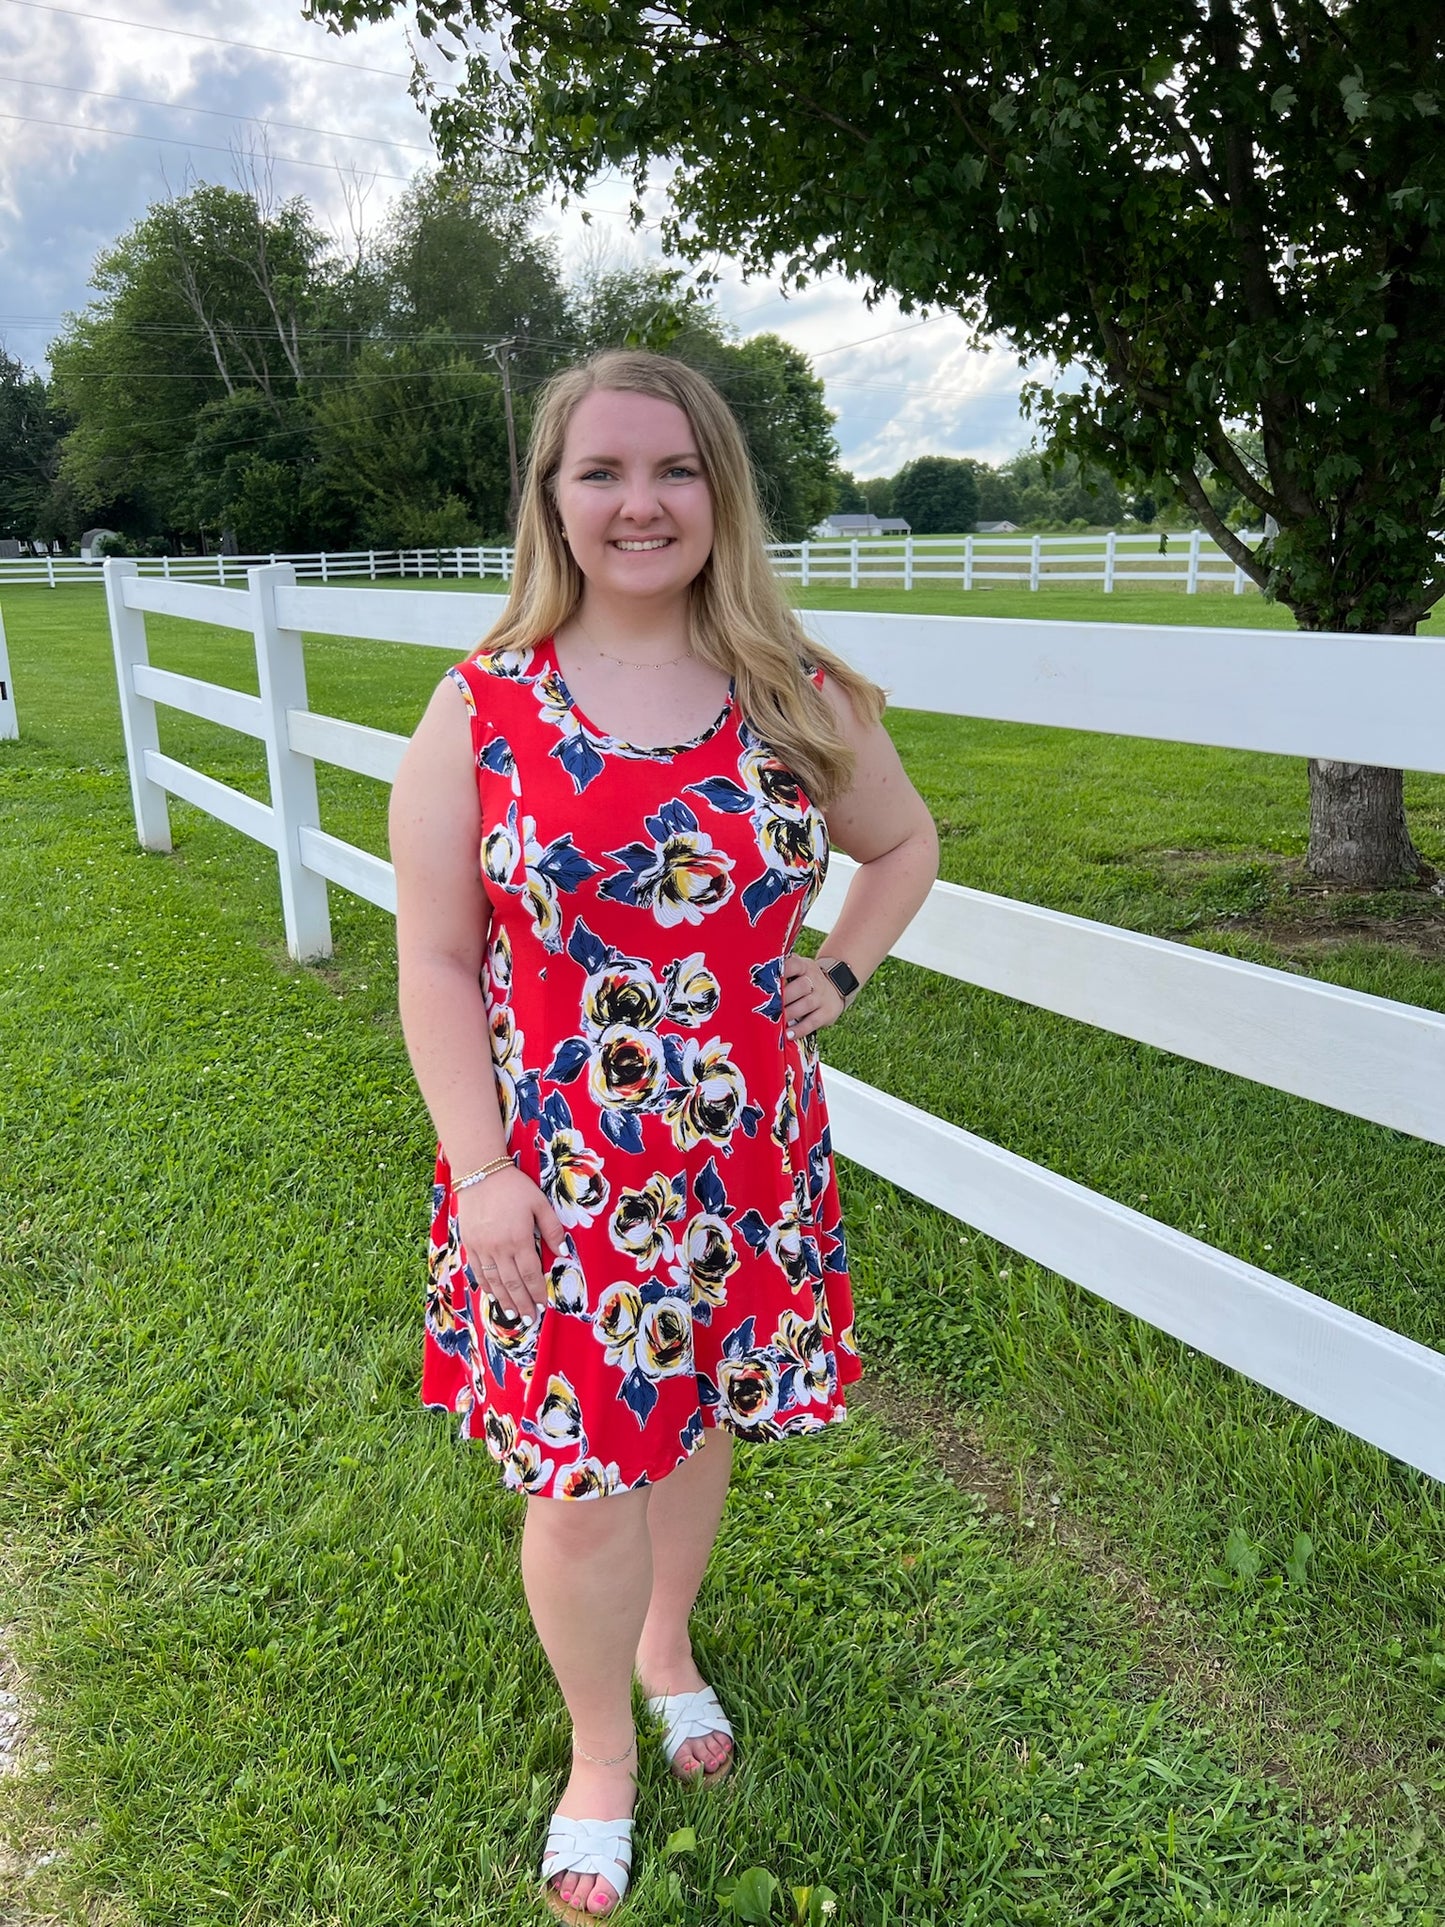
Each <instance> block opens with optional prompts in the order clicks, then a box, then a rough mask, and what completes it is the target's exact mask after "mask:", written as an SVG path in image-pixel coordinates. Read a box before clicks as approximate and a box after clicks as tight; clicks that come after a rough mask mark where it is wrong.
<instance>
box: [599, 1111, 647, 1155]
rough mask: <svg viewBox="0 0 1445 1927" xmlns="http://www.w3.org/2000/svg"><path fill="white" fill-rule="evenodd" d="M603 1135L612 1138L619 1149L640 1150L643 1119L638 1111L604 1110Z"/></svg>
mask: <svg viewBox="0 0 1445 1927" xmlns="http://www.w3.org/2000/svg"><path fill="white" fill-rule="evenodd" d="M602 1135H603V1136H604V1137H606V1138H610V1139H611V1141H612V1142H613V1143H614V1144H615V1145H616V1146H617V1148H618V1150H619V1151H640V1150H641V1149H642V1119H641V1118H640V1117H639V1116H638V1115H637V1112H636V1111H604V1112H603V1113H602Z"/></svg>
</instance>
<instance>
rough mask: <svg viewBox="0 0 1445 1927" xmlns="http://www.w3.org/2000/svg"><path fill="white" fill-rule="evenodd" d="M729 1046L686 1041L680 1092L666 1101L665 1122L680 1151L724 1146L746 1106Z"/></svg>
mask: <svg viewBox="0 0 1445 1927" xmlns="http://www.w3.org/2000/svg"><path fill="white" fill-rule="evenodd" d="M731 1049H732V1045H731V1044H725V1043H724V1042H723V1040H722V1039H721V1038H720V1037H713V1038H710V1039H709V1040H708V1042H707V1043H706V1044H702V1043H699V1042H698V1040H697V1039H696V1038H689V1039H688V1041H687V1042H686V1043H685V1044H684V1045H683V1046H682V1050H681V1054H680V1059H681V1071H680V1075H679V1077H678V1085H679V1087H680V1088H678V1089H677V1090H675V1091H674V1092H673V1093H672V1094H671V1095H670V1096H669V1098H668V1102H667V1121H668V1123H669V1125H671V1127H672V1136H673V1142H674V1143H675V1144H676V1145H677V1147H678V1149H679V1150H682V1151H691V1150H692V1149H693V1148H694V1146H696V1145H698V1144H702V1143H704V1142H707V1143H710V1144H723V1145H725V1144H726V1143H727V1142H728V1140H729V1139H730V1138H731V1136H732V1134H733V1131H734V1130H735V1129H736V1128H737V1125H738V1122H739V1120H740V1119H741V1117H742V1114H743V1108H744V1106H745V1105H746V1103H747V1096H748V1094H747V1087H746V1085H745V1084H744V1083H743V1074H742V1072H741V1071H740V1070H739V1069H738V1067H737V1065H736V1064H734V1063H733V1061H732V1059H731V1058H730V1057H729V1056H728V1052H729V1051H730V1050H731Z"/></svg>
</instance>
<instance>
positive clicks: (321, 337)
mask: <svg viewBox="0 0 1445 1927" xmlns="http://www.w3.org/2000/svg"><path fill="white" fill-rule="evenodd" d="M92 286H93V287H94V289H95V291H96V293H95V298H94V299H93V300H92V302H91V303H90V305H89V306H88V307H87V308H86V309H85V310H84V311H83V312H82V313H80V314H78V315H75V316H71V317H67V324H66V326H65V327H64V329H63V330H62V332H61V334H60V335H59V337H58V338H57V339H56V340H55V341H54V342H53V343H52V344H51V347H50V350H49V361H50V367H51V379H50V381H49V383H46V382H45V381H44V380H43V379H42V378H41V377H40V376H39V375H37V374H33V373H31V372H29V371H28V370H26V369H25V368H24V367H23V366H22V364H21V363H19V362H18V361H16V360H14V359H13V358H11V357H9V356H6V355H0V535H4V536H18V537H20V538H22V539H39V540H43V541H46V542H57V541H58V542H60V543H62V544H64V545H66V546H71V545H73V544H74V543H75V542H76V540H77V539H78V537H79V536H80V534H81V533H82V532H83V531H84V530H85V529H87V528H90V527H92V526H95V525H97V524H98V525H101V526H104V527H107V528H111V529H114V530H117V531H118V532H120V533H121V534H123V535H124V536H125V537H126V538H127V539H128V541H129V542H130V543H131V544H132V545H133V546H135V547H136V548H137V549H140V550H142V551H144V550H146V549H151V550H154V551H160V550H164V549H172V550H178V549H187V548H196V547H201V546H215V545H216V544H217V543H219V542H221V541H222V540H223V539H224V540H225V541H226V543H227V545H230V544H234V545H235V547H237V548H238V549H240V550H241V551H242V552H249V553H255V552H258V551H259V552H266V551H270V550H273V549H274V550H292V551H308V550H318V549H322V548H329V549H346V548H355V547H363V548H364V547H372V546H377V547H383V546H384V547H393V546H398V545H400V546H413V545H418V546H431V545H439V544H453V543H463V544H464V543H472V542H480V541H495V540H498V539H500V538H501V537H502V536H503V535H504V534H505V530H506V524H507V514H508V504H509V486H510V472H509V460H508V444H507V428H506V416H505V396H504V390H503V369H502V360H503V358H504V357H505V360H506V363H507V367H506V374H507V377H508V385H509V387H510V390H511V396H512V401H513V405H514V409H515V415H516V428H517V434H518V438H519V442H520V444H521V446H522V447H523V448H525V446H526V437H527V430H528V426H529V422H530V416H531V410H532V407H533V404H534V398H535V396H536V393H537V390H538V389H539V388H540V386H541V384H542V383H543V382H544V381H545V380H546V378H547V376H548V375H549V374H551V373H552V372H553V371H554V370H555V369H556V368H558V367H559V366H562V365H564V364H565V363H567V362H570V361H574V360H576V359H578V358H579V357H580V356H582V355H585V354H587V353H590V352H592V351H593V350H596V349H599V348H603V347H613V346H622V345H625V344H633V345H636V344H642V345H646V346H649V347H657V348H663V349H666V350H667V351H668V352H670V353H674V354H678V355H680V356H682V357H683V358H685V359H686V360H688V361H691V362H693V363H694V364H695V365H696V366H698V367H700V368H702V369H705V370H706V372H707V373H708V374H709V375H710V376H711V377H712V379H713V380H714V381H715V382H716V383H717V385H718V387H719V388H720V389H721V390H722V391H723V393H724V394H725V395H726V396H727V398H728V400H729V402H730V403H731V404H732V406H733V408H734V409H735V411H736V413H737V415H738V418H739V420H740V421H741V423H742V425H743V429H744V433H745V434H746V436H747V439H748V444H749V448H750V450H751V454H752V458H753V462H754V465H755V467H756V469H757V472H758V477H759V481H760V483H761V486H762V490H763V494H764V497H765V501H766V504H767V509H768V512H769V515H770V518H771V520H772V523H773V526H774V528H775V530H776V532H777V534H778V535H779V537H780V538H782V539H785V540H789V539H790V540H796V539H798V538H799V537H801V536H803V535H805V534H807V533H808V532H809V531H810V530H811V529H812V528H813V527H814V526H815V525H816V524H817V522H818V521H819V520H820V519H821V518H822V517H823V516H824V515H826V514H827V513H828V512H829V510H830V509H831V508H832V507H833V505H834V501H835V499H836V494H837V488H838V473H839V471H838V468H837V453H838V450H837V443H836V441H835V440H834V437H833V419H834V418H833V416H832V415H831V413H830V412H829V410H828V409H827V407H826V406H825V403H824V395H823V384H822V382H821V381H820V380H819V379H818V378H817V377H816V376H815V375H814V374H813V372H812V367H811V364H810V363H809V361H808V359H807V357H806V356H805V355H804V354H802V353H801V352H800V351H799V350H798V349H796V348H794V347H792V346H791V345H790V344H789V343H787V342H785V341H782V340H780V339H779V338H778V337H777V336H776V335H769V334H761V335H754V336H751V337H750V338H749V339H747V340H745V341H739V340H738V339H736V338H735V336H734V335H733V334H732V332H731V331H730V330H729V329H728V327H727V326H726V324H725V323H724V322H723V321H722V320H721V319H720V317H719V316H718V314H717V313H716V311H715V310H713V309H711V308H709V307H708V306H707V305H706V304H705V303H703V302H701V301H700V300H698V299H697V298H696V297H695V296H694V295H693V294H692V293H691V292H690V291H687V290H683V289H681V288H680V286H679V277H678V276H677V275H676V274H675V273H674V272H672V271H670V270H666V269H662V268H653V267H649V268H622V269H616V268H614V269H610V270H609V269H606V268H598V269H595V270H594V271H591V272H588V273H585V274H583V275H581V276H580V277H577V278H574V279H573V280H572V281H570V282H564V280H563V278H562V275H561V273H560V270H559V266H558V261H557V255H556V250H555V248H554V246H553V244H552V242H551V241H550V240H548V239H544V238H542V237H539V236H538V234H537V233H535V232H534V228H533V219H532V209H531V208H530V207H529V206H528V204H527V203H526V202H525V201H524V200H519V198H518V196H517V195H516V193H515V191H514V190H513V189H512V188H511V187H510V186H508V185H507V184H505V183H502V182H497V181H486V180H483V181H473V182H469V183H459V182H458V181H457V180H456V179H454V178H449V177H443V176H440V175H436V174H427V175H422V176H419V177H418V179H417V180H416V181H415V182H414V183H413V184H412V185H411V187H410V188H409V189H408V190H407V191H406V193H405V194H404V195H403V197H402V198H401V200H400V201H399V202H398V204H397V206H396V208H395V210H394V211H393V213H392V215H391V217H390V219H389V221H388V222H387V224H386V226H385V228H384V229H383V230H382V232H381V233H380V234H379V236H378V237H377V239H376V241H375V242H374V243H360V242H359V243H358V244H357V245H356V246H355V247H354V248H353V249H352V250H351V252H350V253H349V254H348V253H346V252H343V251H342V250H341V249H340V248H338V246H337V245H336V244H335V242H334V241H332V240H331V239H330V238H329V237H328V236H326V235H325V234H324V233H323V232H322V230H321V229H320V227H319V226H318V225H317V222H316V220H315V218H314V216H313V214H312V211H311V210H310V208H309V207H308V205H307V204H306V202H305V201H304V200H302V199H300V198H299V197H298V198H296V199H293V200H290V201H287V202H285V203H284V204H282V205H276V206H269V207H268V206H265V205H263V204H262V203H261V201H260V200H259V199H258V198H257V197H256V196H255V195H254V194H249V193H244V192H238V191H235V190H233V189H230V188H225V187H220V186H203V187H199V188H197V189H195V190H194V191H193V192H191V193H189V194H187V195H185V196H183V197H181V198H177V199H172V200H168V201H165V202H162V203H159V204H157V205H155V206H153V207H151V208H150V210H149V211H148V212H147V214H146V215H145V216H144V218H143V219H142V220H140V221H139V222H138V223H137V224H136V225H135V226H134V227H133V228H132V229H131V230H130V231H129V232H128V233H127V234H125V235H124V236H122V237H121V239H120V240H119V241H117V243H116V244H115V246H114V247H112V248H110V249H109V250H107V251H106V252H105V253H104V254H102V255H101V257H100V259H99V260H98V262H97V264H96V267H95V270H94V273H93V276H92Z"/></svg>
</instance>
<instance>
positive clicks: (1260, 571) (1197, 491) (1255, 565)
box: [1174, 468, 1269, 589]
mask: <svg viewBox="0 0 1445 1927" xmlns="http://www.w3.org/2000/svg"><path fill="white" fill-rule="evenodd" d="M1174 482H1175V485H1176V486H1177V488H1178V490H1179V493H1180V494H1181V495H1182V496H1183V497H1184V499H1185V501H1186V502H1187V503H1188V504H1189V506H1190V508H1192V509H1193V510H1194V513H1195V514H1196V515H1197V516H1198V517H1199V519H1200V521H1201V522H1202V523H1203V524H1204V526H1205V528H1206V529H1207V530H1208V531H1209V533H1210V534H1211V535H1212V536H1213V537H1214V539H1215V541H1216V542H1217V543H1218V544H1219V546H1220V548H1221V549H1223V551H1224V553H1225V554H1226V555H1227V556H1228V557H1229V559H1230V561H1231V562H1233V563H1234V565H1235V566H1236V568H1240V569H1243V570H1244V573H1245V574H1246V575H1247V576H1248V577H1249V579H1250V581H1251V582H1253V583H1254V584H1255V585H1256V587H1257V588H1261V589H1263V588H1266V587H1267V586H1268V583H1269V570H1268V569H1267V568H1266V567H1265V566H1264V564H1263V563H1262V562H1260V561H1259V560H1258V558H1257V557H1256V555H1255V553H1254V550H1253V549H1252V548H1250V547H1249V545H1248V543H1246V542H1241V541H1240V539H1239V537H1238V536H1237V535H1236V534H1235V533H1234V530H1233V529H1231V528H1229V527H1227V526H1226V524H1225V522H1224V520H1223V518H1222V517H1221V516H1220V514H1219V511H1218V510H1217V509H1216V508H1215V506H1214V504H1213V502H1211V501H1210V499H1209V497H1208V496H1207V495H1206V494H1205V492H1204V484H1203V482H1201V481H1200V479H1199V477H1198V476H1197V475H1196V474H1195V473H1194V470H1193V469H1192V468H1186V469H1184V470H1182V471H1181V472H1180V473H1179V474H1177V475H1176V476H1175V477H1174Z"/></svg>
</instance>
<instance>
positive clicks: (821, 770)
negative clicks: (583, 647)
mask: <svg viewBox="0 0 1445 1927" xmlns="http://www.w3.org/2000/svg"><path fill="white" fill-rule="evenodd" d="M594 388H602V389H609V390H617V391H620V392H622V393H624V394H635V395H650V396H652V397H654V398H655V399H656V400H658V401H667V402H672V403H674V404H675V406H677V407H678V408H680V409H681V410H682V411H683V413H684V414H685V415H686V416H687V418H688V421H689V422H690V423H691V425H692V430H693V433H694V435H695V436H696V438H697V447H698V453H699V455H700V456H701V457H702V465H703V469H704V472H705V474H706V476H707V483H708V488H709V491H710V492H711V496H712V512H713V543H712V551H711V553H710V554H709V556H708V558H707V561H706V562H705V563H704V564H703V566H702V568H701V569H700V570H699V572H698V574H697V575H696V576H695V577H694V578H693V581H692V585H691V590H690V595H689V604H688V615H689V624H690V628H691V644H692V649H693V653H694V654H695V655H697V656H698V657H700V658H701V660H702V661H704V662H709V663H712V664H713V665H714V667H716V668H718V669H721V670H723V671H725V673H726V674H727V675H729V676H731V677H732V679H733V684H734V688H735V690H736V698H737V702H738V705H739V707H740V708H741V710H742V713H743V715H744V716H746V717H747V719H748V721H749V723H751V725H752V726H753V728H754V729H755V730H757V732H758V734H759V735H760V736H762V737H763V739H764V740H765V741H766V742H767V744H768V745H769V747H770V748H771V749H772V750H773V752H774V753H775V754H776V755H777V756H778V757H780V758H781V760H782V761H783V762H784V763H786V764H787V766H788V768H789V769H790V770H791V771H792V772H793V774H794V775H795V776H797V777H798V779H799V780H800V782H801V783H802V784H803V787H804V789H805V790H806V791H807V792H808V794H809V795H810V796H811V797H812V798H813V800H814V801H815V802H817V803H820V804H826V803H828V802H830V801H832V800H833V799H835V798H836V797H837V796H839V795H840V794H841V793H842V792H843V791H844V790H846V789H847V787H848V783H849V780H850V778H851V776H852V769H853V752H852V749H851V747H850V745H849V743H848V741H847V739H846V738H845V737H844V735H843V734H842V732H841V731H840V729H839V727H838V722H837V718H836V716H835V714H834V711H833V709H832V707H831V705H830V704H829V702H828V699H827V698H826V696H824V694H823V692H822V690H821V689H819V687H818V686H817V684H816V683H815V682H814V681H813V680H812V678H811V676H810V674H809V670H810V668H816V667H817V666H819V665H821V666H822V667H823V669H824V670H825V672H826V673H827V675H829V676H830V677H832V679H833V680H834V681H835V682H836V683H838V684H839V686H840V687H841V688H842V689H843V690H845V691H846V693H847V695H848V698H849V700H850V702H851V703H852V706H853V709H854V711H855V713H856V714H857V715H858V717H859V718H860V719H862V720H865V721H876V720H877V719H878V718H879V717H880V716H881V715H882V714H883V706H884V702H885V697H884V694H883V691H882V690H881V689H880V688H879V687H878V686H877V684H876V683H873V682H870V681H869V680H868V678H867V677H866V676H862V675H860V674H859V673H858V671H857V670H856V669H854V668H852V667H851V666H850V665H849V664H848V663H846V662H844V661H843V660H842V658H841V657H839V656H836V655H834V654H833V652H832V651H831V650H830V649H825V648H823V647H822V646H821V644H819V643H817V642H815V641H814V640H813V639H812V637H811V636H809V635H808V633H807V631H806V630H805V629H804V628H803V625H802V623H801V622H799V620H798V618H797V616H796V615H795V614H794V613H793V609H792V607H791V605H790V604H789V602H788V600H787V597H786V596H785V594H784V592H783V588H782V584H781V583H780V582H779V580H778V578H777V576H776V575H775V574H774V572H773V568H772V565H771V563H770V562H769V560H768V556H767V551H766V548H765V546H764V545H765V543H766V540H767V536H766V531H765V527H764V522H763V514H762V509H761V507H760V505H759V502H758V491H757V484H756V482H755V480H754V477H753V470H752V464H751V462H750V461H749V459H748V451H747V445H746V443H745V442H744V441H743V437H742V432H741V430H740V429H739V427H738V424H737V422H736V421H735V420H734V418H733V414H732V410H731V409H730V408H729V407H728V405H727V403H726V402H725V401H724V400H723V398H722V396H721V395H720V394H719V393H718V391H717V389H716V388H714V387H713V385H712V383H711V382H710V381H708V380H707V379H706V377H705V376H703V375H700V374H698V372H697V371H696V369H693V368H689V367H688V366H687V365H686V363H684V362H681V361H674V360H673V359H672V358H671V357H670V356H667V355H656V354H649V353H647V352H645V351H643V350H632V349H611V350H609V351H608V352H607V353H605V354H600V355H594V356H593V357H592V358H591V360H589V361H584V362H581V363H579V364H578V365H577V366H576V367H573V368H566V369H563V370H562V372H561V373H560V374H558V375H555V376H554V377H553V378H552V380H551V381H550V382H548V384H547V386H546V388H545V389H544V390H543V393H542V397H541V401H540V403H539V405H538V409H537V413H536V416H535V419H534V422H533V427H532V438H531V447H530V451H529V456H528V463H527V474H526V480H525V482H524V484H523V488H522V500H521V504H520V507H519V510H518V515H517V542H516V566H515V571H514V573H513V577H512V590H511V594H510V595H509V596H508V598H507V606H506V608H505V609H504V610H503V612H502V615H501V617H500V619H499V620H498V622H497V623H496V625H495V627H494V628H492V629H491V630H490V631H489V632H488V634H487V635H486V636H485V637H484V639H483V640H482V642H481V644H480V645H479V647H478V650H477V652H476V653H477V654H478V655H481V654H485V653H486V652H488V651H490V650H494V649H518V648H528V647H530V646H531V645H533V644H534V643H537V642H539V641H541V639H542V638H543V637H544V636H550V635H552V634H553V633H554V632H555V631H556V630H557V629H559V628H560V627H561V626H562V624H563V623H564V622H565V621H566V620H567V618H568V617H569V616H570V615H571V614H572V612H573V610H574V609H576V607H577V605H578V603H579V602H580V601H581V599H582V591H583V587H584V577H583V575H582V571H581V570H580V569H579V568H578V567H577V564H576V562H575V561H574V560H573V557H572V552H571V550H570V549H569V548H568V546H567V544H566V541H565V540H564V539H563V535H562V522H561V517H560V515H559V513H558V509H557V499H556V486H557V473H558V470H559V468H560V466H561V462H562V446H563V443H564V441H565V440H566V436H567V424H568V422H569V421H570V420H571V418H572V411H573V409H574V408H575V407H576V406H577V404H578V402H580V401H581V400H582V398H583V396H584V395H587V394H590V393H591V392H592V390H593V389H594Z"/></svg>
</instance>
